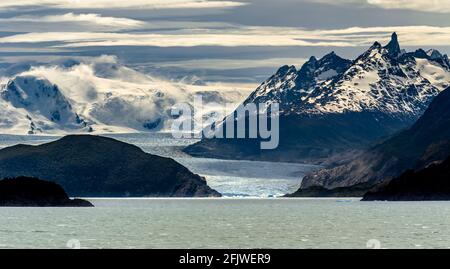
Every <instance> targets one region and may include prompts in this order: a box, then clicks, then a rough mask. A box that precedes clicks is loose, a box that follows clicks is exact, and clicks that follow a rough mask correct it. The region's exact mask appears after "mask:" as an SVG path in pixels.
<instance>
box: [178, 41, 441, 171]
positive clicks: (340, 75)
mask: <svg viewBox="0 0 450 269" xmlns="http://www.w3.org/2000/svg"><path fill="white" fill-rule="evenodd" d="M449 85H450V61H449V58H448V56H447V55H442V54H441V53H440V52H439V51H437V50H433V49H431V50H428V51H425V50H422V49H418V50H416V51H413V52H406V51H405V50H402V49H401V48H400V45H399V42H398V37H397V34H396V33H393V34H392V37H391V40H390V42H389V43H388V44H387V45H385V46H382V45H381V44H380V43H378V42H375V43H374V44H373V45H372V46H371V47H370V48H369V49H368V50H367V51H365V52H364V53H363V54H361V55H360V56H359V57H357V58H356V59H355V60H347V59H343V58H341V57H339V56H338V55H336V54H335V53H334V52H332V53H329V54H327V55H325V56H323V57H322V58H320V59H316V58H315V57H311V58H310V59H309V60H308V61H307V62H306V63H305V64H304V65H303V66H302V67H301V68H300V69H299V70H297V69H296V68H295V67H294V66H283V67H281V68H280V69H279V70H278V71H277V72H276V74H274V75H273V76H272V77H270V78H269V79H268V80H266V81H265V82H263V83H262V84H261V85H260V86H259V87H258V88H257V89H256V90H255V91H254V92H253V93H251V94H250V96H249V97H248V98H247V99H246V100H245V101H244V103H243V104H244V105H245V104H248V103H256V104H265V105H268V104H271V103H274V102H277V103H279V105H280V113H279V117H280V144H279V147H278V148H277V149H274V150H261V149H260V147H259V146H260V144H259V141H257V140H259V139H203V140H202V141H200V142H199V143H197V144H194V145H192V146H190V147H188V148H186V150H185V151H186V152H187V153H189V154H191V155H193V156H204V157H216V158H238V159H255V160H269V161H294V162H324V161H325V160H330V156H333V155H336V154H339V156H340V158H343V157H342V156H343V155H342V153H343V152H347V151H348V150H350V149H351V150H354V151H355V150H356V151H359V150H364V149H366V148H367V147H368V146H369V145H371V144H373V143H374V142H376V141H379V140H381V139H384V138H386V137H388V136H390V135H392V134H394V133H396V132H398V131H400V130H402V129H405V128H407V127H409V126H411V125H412V124H413V123H414V122H415V121H416V120H417V119H418V118H419V117H420V116H421V115H422V114H423V112H424V111H425V109H426V108H427V107H428V105H429V104H430V102H431V101H432V100H433V98H434V97H436V96H437V95H438V94H439V93H440V92H442V91H443V90H444V89H445V88H446V87H448V86H449ZM228 117H234V113H232V114H230V115H229V116H228ZM225 120H226V118H225V119H224V120H223V121H222V122H219V123H218V124H217V125H220V124H223V123H224V122H225ZM243 120H245V119H243Z"/></svg>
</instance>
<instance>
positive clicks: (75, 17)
mask: <svg viewBox="0 0 450 269" xmlns="http://www.w3.org/2000/svg"><path fill="white" fill-rule="evenodd" d="M0 23H4V24H3V27H5V26H8V25H5V24H9V26H10V27H9V28H12V26H13V25H12V23H27V24H24V26H25V27H26V28H27V29H28V30H33V28H34V27H36V24H42V23H51V24H57V25H56V26H57V27H61V23H75V24H81V26H84V25H87V26H88V27H92V26H93V25H94V26H102V27H103V28H105V27H107V28H110V29H115V30H117V29H133V28H139V27H143V26H144V25H145V22H143V21H139V20H134V19H128V18H118V17H105V16H102V15H100V14H94V13H89V14H75V13H66V14H61V15H48V16H40V17H39V16H19V17H12V18H2V19H0ZM29 23H32V24H29ZM5 28H6V27H5ZM12 30H15V29H12Z"/></svg>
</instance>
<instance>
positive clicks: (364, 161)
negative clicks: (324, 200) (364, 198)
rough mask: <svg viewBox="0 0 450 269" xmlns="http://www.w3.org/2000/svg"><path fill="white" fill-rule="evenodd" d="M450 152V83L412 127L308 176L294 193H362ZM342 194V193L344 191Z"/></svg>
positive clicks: (439, 160)
mask: <svg viewBox="0 0 450 269" xmlns="http://www.w3.org/2000/svg"><path fill="white" fill-rule="evenodd" d="M448 156H450V87H449V88H447V89H446V90H444V91H443V92H442V93H441V94H439V95H438V96H437V97H436V98H435V99H434V100H433V102H432V103H431V104H430V106H429V108H428V109H427V110H426V112H425V113H424V114H423V116H421V117H420V119H419V120H418V121H417V122H416V123H415V124H414V125H413V126H412V127H411V128H409V129H407V130H405V131H402V132H400V133H398V134H397V135H394V136H393V137H392V138H390V139H388V140H386V141H384V142H382V143H380V144H377V145H375V146H373V147H372V148H370V149H369V150H367V151H365V152H363V153H362V154H359V155H357V156H355V157H354V158H353V159H352V160H351V161H349V162H348V163H346V164H343V165H339V166H337V167H333V168H330V169H323V170H320V171H318V172H315V173H312V174H311V175H308V176H306V177H305V178H304V179H303V181H302V184H301V188H300V189H299V191H297V192H296V193H295V194H294V195H296V196H311V195H316V194H317V190H318V189H320V190H321V193H322V195H321V196H328V195H336V194H338V193H336V190H337V189H339V190H340V194H342V195H344V196H347V195H357V196H359V195H362V194H364V193H365V191H367V190H368V189H370V188H371V187H373V186H375V185H377V184H379V183H381V182H383V181H388V180H390V179H392V178H395V177H397V176H399V175H400V174H401V173H403V172H404V171H406V170H408V169H413V170H418V169H423V168H425V167H427V166H428V165H430V164H432V163H435V162H437V163H439V162H442V161H443V160H445V159H446V158H447V157H448ZM340 194H338V195H340Z"/></svg>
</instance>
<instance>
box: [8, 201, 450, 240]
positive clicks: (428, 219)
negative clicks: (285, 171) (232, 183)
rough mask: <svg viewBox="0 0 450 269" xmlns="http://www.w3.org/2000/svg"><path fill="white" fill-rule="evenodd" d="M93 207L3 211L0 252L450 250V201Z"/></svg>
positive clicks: (166, 203) (111, 204)
mask: <svg viewBox="0 0 450 269" xmlns="http://www.w3.org/2000/svg"><path fill="white" fill-rule="evenodd" d="M91 201H92V202H93V203H94V204H95V205H96V208H0V215H1V218H0V247H2V248H66V247H67V242H79V243H80V247H81V248H366V247H367V242H372V241H373V240H378V241H375V242H379V243H380V247H381V248H448V247H450V225H449V224H450V203H447V202H408V203H403V202H399V203H381V202H380V203H376V202H359V201H357V200H352V199H326V200H321V199H279V198H278V199H237V198H233V199H140V200H123V199H118V200H111V199H105V200H96V199H91ZM74 240H78V241H74ZM369 240H372V241H369Z"/></svg>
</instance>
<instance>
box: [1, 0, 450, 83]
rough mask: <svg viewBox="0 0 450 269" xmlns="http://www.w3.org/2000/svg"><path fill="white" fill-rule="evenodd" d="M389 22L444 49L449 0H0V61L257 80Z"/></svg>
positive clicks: (347, 47) (349, 52) (414, 43)
mask: <svg viewBox="0 0 450 269" xmlns="http://www.w3.org/2000/svg"><path fill="white" fill-rule="evenodd" d="M394 31H396V32H397V33H398V35H399V41H400V45H401V46H402V47H403V48H405V49H407V50H413V49H416V48H419V47H421V48H424V49H429V48H435V49H439V50H440V51H441V52H443V53H448V54H450V0H392V1H390V0H340V1H339V0H316V1H313V0H277V1H274V0H226V1H220V0H126V1H111V0H20V1H17V0H1V1H0V71H1V72H3V73H4V74H13V73H14V72H17V71H18V70H21V69H23V68H27V66H33V65H38V64H42V63H49V62H57V61H65V60H68V59H77V58H89V57H92V58H95V57H101V56H105V55H107V56H114V57H115V59H117V61H119V62H120V63H122V64H124V65H127V66H129V67H132V68H134V69H137V70H139V71H142V72H144V73H149V74H152V75H155V76H161V77H165V78H168V79H170V80H187V81H189V80H196V79H200V80H202V81H205V82H215V83H220V82H227V83H236V84H237V85H239V84H240V83H241V84H246V85H253V84H254V85H258V84H259V83H260V82H262V81H263V80H265V79H266V78H267V77H269V76H270V75H271V74H273V73H274V72H275V71H276V70H277V69H278V68H279V67H280V66H282V65H285V64H287V65H296V66H298V67H299V66H301V64H302V63H303V62H304V61H305V60H306V59H308V58H309V57H310V56H312V55H314V56H316V57H321V56H323V55H324V54H327V53H328V52H331V51H335V52H336V53H337V54H338V55H340V56H342V57H345V58H355V57H357V56H358V55H359V54H361V53H362V52H364V50H365V49H367V48H368V47H369V46H370V45H371V44H373V42H374V41H380V42H381V43H385V42H387V41H388V39H389V37H390V34H391V33H392V32H394Z"/></svg>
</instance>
